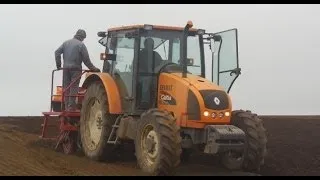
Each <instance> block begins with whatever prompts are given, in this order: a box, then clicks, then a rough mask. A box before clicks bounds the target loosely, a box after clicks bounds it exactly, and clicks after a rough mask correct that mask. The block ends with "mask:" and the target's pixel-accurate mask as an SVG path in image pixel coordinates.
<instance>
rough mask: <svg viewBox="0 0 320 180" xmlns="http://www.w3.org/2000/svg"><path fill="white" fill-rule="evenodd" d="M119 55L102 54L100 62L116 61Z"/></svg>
mask: <svg viewBox="0 0 320 180" xmlns="http://www.w3.org/2000/svg"><path fill="white" fill-rule="evenodd" d="M116 58H117V55H116V54H108V53H100V60H102V61H105V60H111V61H116Z"/></svg>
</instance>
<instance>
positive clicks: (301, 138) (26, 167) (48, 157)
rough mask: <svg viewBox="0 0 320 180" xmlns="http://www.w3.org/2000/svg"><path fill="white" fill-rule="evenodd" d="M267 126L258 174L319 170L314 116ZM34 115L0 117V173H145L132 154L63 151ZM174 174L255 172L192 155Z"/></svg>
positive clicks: (319, 124) (272, 120) (319, 129)
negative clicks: (90, 155)
mask: <svg viewBox="0 0 320 180" xmlns="http://www.w3.org/2000/svg"><path fill="white" fill-rule="evenodd" d="M262 118H263V119H264V123H265V127H266V129H267V130H268V156H267V158H266V161H265V165H264V167H263V168H262V169H261V172H260V174H261V175H263V176H268V175H318V176H319V175H320V150H319V149H320V141H319V139H320V117H303V116H301V117H299V116H297V117H288V116H277V117H276V116H274V117H262ZM41 123H42V120H41V118H40V117H0V159H1V161H0V175H29V176H33V175H118V176H123V175H131V176H139V175H146V174H144V173H142V172H141V171H140V169H138V168H137V167H136V163H135V159H134V156H133V154H132V153H125V154H123V155H119V156H121V158H120V159H119V160H118V161H116V162H114V163H109V164H107V163H104V162H100V163H99V162H94V161H90V160H89V159H87V158H86V157H84V156H83V155H82V154H81V153H78V154H76V155H64V154H62V153H59V152H55V151H54V150H53V147H52V146H53V143H52V142H50V141H43V140H40V139H39V137H38V136H39V135H40V124H41ZM177 175H189V176H190V175H244V176H248V175H256V174H253V173H246V172H228V171H226V170H224V169H222V168H219V167H218V165H217V163H216V161H215V160H214V159H212V158H208V157H206V156H200V155H193V156H192V157H191V162H190V163H188V164H187V165H181V166H180V168H179V169H178V173H177Z"/></svg>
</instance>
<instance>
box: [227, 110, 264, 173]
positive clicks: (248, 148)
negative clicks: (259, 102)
mask: <svg viewBox="0 0 320 180" xmlns="http://www.w3.org/2000/svg"><path fill="white" fill-rule="evenodd" d="M231 124H232V125H235V126H237V127H239V128H240V129H242V130H243V131H244V132H245V133H246V145H245V151H244V153H243V154H240V155H239V154H235V153H227V154H224V155H223V156H222V163H223V164H224V165H225V166H226V167H227V168H229V169H239V168H243V169H244V170H247V171H259V170H260V166H261V165H263V164H264V158H265V156H266V154H267V148H266V144H267V136H266V130H265V128H264V126H263V121H262V120H261V119H260V118H259V117H258V116H257V115H256V114H253V113H251V111H243V110H237V111H233V112H232V116H231Z"/></svg>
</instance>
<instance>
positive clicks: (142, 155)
mask: <svg viewBox="0 0 320 180" xmlns="http://www.w3.org/2000/svg"><path fill="white" fill-rule="evenodd" d="M179 131H180V128H179V127H178V126H177V125H176V120H175V118H174V117H173V116H172V115H171V114H170V113H169V112H168V111H162V110H158V109H150V110H148V111H147V112H145V113H143V114H142V116H141V119H140V121H139V122H138V125H137V135H136V138H135V152H136V158H137V161H138V165H139V167H140V168H141V169H142V171H144V172H146V173H149V174H150V175H154V176H166V175H173V174H174V173H175V169H176V168H177V167H178V165H179V164H180V155H181V151H182V150H181V137H180V132H179ZM151 151H152V152H151Z"/></svg>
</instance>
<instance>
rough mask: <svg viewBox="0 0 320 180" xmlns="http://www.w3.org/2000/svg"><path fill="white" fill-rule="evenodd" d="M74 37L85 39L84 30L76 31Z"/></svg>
mask: <svg viewBox="0 0 320 180" xmlns="http://www.w3.org/2000/svg"><path fill="white" fill-rule="evenodd" d="M75 36H78V37H81V38H83V39H84V38H86V37H87V33H86V31H85V30H83V29H78V31H77V32H76V35H75Z"/></svg>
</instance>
